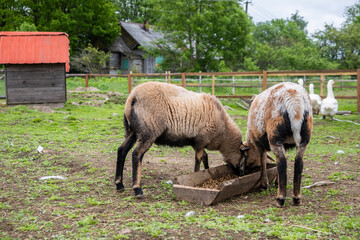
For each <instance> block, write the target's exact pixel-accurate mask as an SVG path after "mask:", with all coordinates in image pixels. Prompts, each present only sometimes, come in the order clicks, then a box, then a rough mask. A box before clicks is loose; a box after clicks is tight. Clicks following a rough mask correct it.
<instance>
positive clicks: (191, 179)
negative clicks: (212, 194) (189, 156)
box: [175, 165, 233, 187]
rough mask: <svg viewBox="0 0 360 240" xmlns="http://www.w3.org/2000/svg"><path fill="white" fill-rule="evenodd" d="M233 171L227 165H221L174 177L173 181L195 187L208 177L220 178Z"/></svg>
mask: <svg viewBox="0 0 360 240" xmlns="http://www.w3.org/2000/svg"><path fill="white" fill-rule="evenodd" d="M230 173H233V170H232V169H231V167H229V166H228V165H221V166H217V167H213V168H209V169H206V170H201V171H198V172H194V173H190V174H188V175H182V176H178V177H176V179H175V181H176V183H177V184H179V185H186V186H190V187H195V186H198V185H200V184H202V183H203V182H205V181H207V180H209V179H216V178H220V177H221V176H224V175H227V174H230Z"/></svg>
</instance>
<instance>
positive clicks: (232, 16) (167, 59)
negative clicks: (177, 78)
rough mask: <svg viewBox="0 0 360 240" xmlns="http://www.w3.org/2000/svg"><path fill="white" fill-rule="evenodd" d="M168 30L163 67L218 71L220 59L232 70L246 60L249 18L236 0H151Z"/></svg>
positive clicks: (156, 52)
mask: <svg viewBox="0 0 360 240" xmlns="http://www.w3.org/2000/svg"><path fill="white" fill-rule="evenodd" d="M151 3H152V4H153V5H154V12H155V13H156V15H158V16H159V19H158V21H157V22H156V25H157V26H159V27H160V28H161V31H162V32H163V33H164V34H165V40H166V41H164V42H162V45H164V44H167V46H164V47H163V48H162V49H160V50H159V49H147V50H148V51H149V52H150V53H152V54H153V55H155V56H157V55H161V56H163V57H164V61H163V62H162V63H161V64H160V67H161V68H162V69H164V70H169V69H170V70H172V71H219V69H220V68H219V60H222V61H224V62H225V64H226V66H227V67H229V68H231V69H232V70H235V69H238V68H239V66H240V65H241V64H242V63H243V58H244V47H245V39H246V36H247V35H248V34H249V24H250V23H249V20H248V18H247V16H246V14H245V13H244V11H243V9H242V8H241V7H240V5H239V4H238V2H237V1H235V0H234V1H232V0H230V1H194V0H192V1H185V0H181V1H163V0H151Z"/></svg>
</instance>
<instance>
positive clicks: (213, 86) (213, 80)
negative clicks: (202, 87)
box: [211, 75, 215, 95]
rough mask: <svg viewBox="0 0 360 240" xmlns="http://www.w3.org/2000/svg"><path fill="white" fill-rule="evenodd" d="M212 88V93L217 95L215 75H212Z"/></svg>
mask: <svg viewBox="0 0 360 240" xmlns="http://www.w3.org/2000/svg"><path fill="white" fill-rule="evenodd" d="M211 89H212V95H215V75H212V85H211Z"/></svg>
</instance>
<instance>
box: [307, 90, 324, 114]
mask: <svg viewBox="0 0 360 240" xmlns="http://www.w3.org/2000/svg"><path fill="white" fill-rule="evenodd" d="M309 96H310V102H311V106H312V109H313V113H314V114H316V115H318V114H319V113H320V109H321V97H320V96H319V95H317V94H314V84H312V83H310V85H309Z"/></svg>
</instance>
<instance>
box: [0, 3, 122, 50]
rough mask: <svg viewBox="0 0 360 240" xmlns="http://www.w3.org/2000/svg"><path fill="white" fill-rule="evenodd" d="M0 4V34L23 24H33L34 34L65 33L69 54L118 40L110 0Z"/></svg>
mask: <svg viewBox="0 0 360 240" xmlns="http://www.w3.org/2000/svg"><path fill="white" fill-rule="evenodd" d="M0 4H1V5H2V8H0V9H1V10H0V15H1V16H2V19H1V20H0V21H1V22H0V30H1V31H4V30H12V31H13V30H16V29H19V30H21V29H22V28H24V27H25V25H26V24H28V25H29V24H33V25H34V26H35V27H36V29H37V30H38V31H58V32H66V33H67V34H68V35H69V39H70V46H71V53H74V52H76V51H79V50H80V49H83V48H85V47H86V46H88V44H89V43H91V44H92V45H93V46H96V47H98V48H100V49H107V47H108V46H109V44H110V43H111V42H112V41H113V40H114V39H115V38H116V37H118V36H119V32H120V27H119V24H118V22H117V17H116V13H115V7H114V5H113V4H112V2H111V1H110V0H73V1H66V0H54V1H49V0H19V1H15V0H10V1H8V0H1V1H0ZM3 16H4V17H3ZM25 23H26V24H25ZM24 24H25V25H24Z"/></svg>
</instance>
